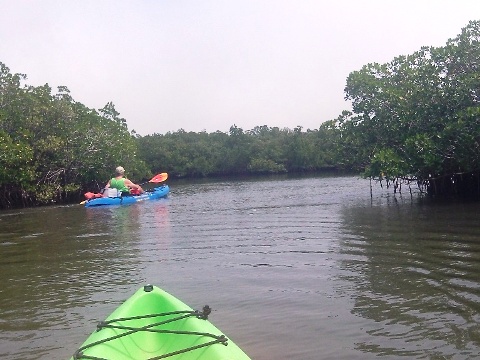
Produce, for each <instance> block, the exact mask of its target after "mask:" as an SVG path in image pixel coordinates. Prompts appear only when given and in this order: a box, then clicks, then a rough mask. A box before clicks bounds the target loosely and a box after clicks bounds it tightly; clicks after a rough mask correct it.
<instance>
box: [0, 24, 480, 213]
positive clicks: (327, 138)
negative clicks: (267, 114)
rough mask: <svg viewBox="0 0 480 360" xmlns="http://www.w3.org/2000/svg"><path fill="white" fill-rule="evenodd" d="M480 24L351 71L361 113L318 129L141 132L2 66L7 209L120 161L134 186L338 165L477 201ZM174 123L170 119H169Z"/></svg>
mask: <svg viewBox="0 0 480 360" xmlns="http://www.w3.org/2000/svg"><path fill="white" fill-rule="evenodd" d="M478 59H480V22H479V21H472V22H470V23H469V24H468V25H467V26H466V27H465V28H463V29H462V31H461V33H460V34H459V35H458V36H457V37H456V38H454V39H450V40H448V42H447V43H446V45H445V46H444V47H438V48H434V47H423V48H421V49H420V50H419V51H417V52H415V53H413V54H411V55H407V56H399V57H397V58H395V59H394V60H393V61H391V62H390V63H386V64H376V63H374V64H367V65H365V66H363V67H362V69H360V70H358V71H354V72H352V73H351V74H350V75H349V76H348V78H347V83H346V87H345V94H346V99H347V100H350V101H351V102H352V105H353V111H352V112H348V111H344V112H343V113H342V114H341V115H340V116H339V117H338V118H337V119H334V120H329V121H326V122H323V123H322V124H321V125H319V128H318V129H314V130H310V129H307V130H306V131H304V130H303V129H302V127H301V126H298V127H296V128H295V129H287V128H283V129H280V128H278V127H267V126H257V127H255V128H253V129H250V130H243V129H241V128H239V127H237V126H235V125H232V126H231V128H230V131H229V132H228V133H222V132H219V131H217V132H214V133H206V132H201V133H194V132H186V131H184V130H179V131H176V132H169V133H166V134H152V135H148V136H143V137H142V136H139V135H137V134H135V132H134V131H132V132H130V131H129V130H128V127H127V122H126V120H125V119H123V118H121V117H119V115H120V114H119V113H118V112H117V111H116V110H115V106H114V105H113V104H112V103H108V104H106V105H105V107H104V108H103V109H100V110H94V109H90V108H88V107H86V106H85V105H83V104H81V103H79V102H76V101H75V100H73V98H72V97H71V96H70V93H69V91H68V89H67V88H66V87H59V88H58V89H57V91H56V92H55V93H53V92H52V89H51V88H50V87H49V86H48V84H46V85H44V86H39V87H33V86H29V85H26V84H25V81H26V76H25V75H23V74H12V73H10V70H9V69H8V68H7V67H6V66H5V65H4V64H2V63H0V208H6V207H12V206H30V205H37V204H48V203H54V202H68V201H77V200H78V199H79V198H80V197H81V195H82V193H83V192H85V191H87V190H99V189H100V188H102V187H103V185H104V183H105V182H106V180H107V179H108V178H109V177H110V176H111V175H112V169H114V168H115V167H116V166H117V165H122V166H124V167H125V168H126V169H127V172H128V174H127V175H128V177H129V178H131V179H132V180H134V181H141V180H145V179H148V178H149V177H150V176H152V175H153V174H155V173H158V172H168V173H169V175H170V178H175V177H207V176H218V175H222V176H230V175H231V176H235V175H240V174H241V175H245V174H247V175H248V174H266V173H283V172H311V171H324V170H331V169H338V170H343V171H351V172H355V173H362V174H363V175H364V176H365V177H367V178H371V179H375V180H381V181H382V182H385V183H387V184H388V185H392V186H393V189H394V190H395V191H397V190H399V189H400V187H401V185H402V183H405V182H408V183H414V184H416V185H418V186H419V187H420V189H421V190H424V191H425V192H426V193H429V194H431V195H461V196H468V197H478V196H479V194H480V153H479V150H480V62H479V60H478ZM165 120H168V119H165Z"/></svg>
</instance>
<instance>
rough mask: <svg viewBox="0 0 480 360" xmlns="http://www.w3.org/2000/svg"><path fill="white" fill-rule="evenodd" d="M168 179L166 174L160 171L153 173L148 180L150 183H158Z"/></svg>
mask: <svg viewBox="0 0 480 360" xmlns="http://www.w3.org/2000/svg"><path fill="white" fill-rule="evenodd" d="M167 179H168V174H167V173H161V174H157V175H155V176H154V177H153V178H151V179H150V180H149V181H148V182H151V183H160V182H162V181H165V180H167Z"/></svg>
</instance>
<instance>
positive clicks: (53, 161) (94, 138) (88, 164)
mask: <svg viewBox="0 0 480 360" xmlns="http://www.w3.org/2000/svg"><path fill="white" fill-rule="evenodd" d="M25 79H26V76H25V75H22V74H11V73H10V70H9V69H8V68H7V67H6V66H5V65H4V64H2V63H0V208H5V207H9V206H19V205H22V206H26V205H33V204H46V203H50V202H61V201H68V200H70V199H72V198H75V197H76V198H78V195H79V194H80V192H82V191H83V189H85V188H87V187H90V186H96V187H97V188H98V187H99V186H98V182H99V181H101V182H104V181H105V179H108V178H109V177H110V175H111V173H112V167H113V166H114V165H112V164H119V163H121V164H125V165H124V166H126V167H127V168H128V169H129V171H130V173H131V174H134V175H135V176H137V174H138V176H145V174H146V173H147V168H146V166H145V164H144V163H143V162H142V161H141V160H138V158H137V156H136V149H137V145H136V142H135V139H134V138H133V137H132V136H131V135H130V133H129V132H128V130H127V125H126V122H125V119H122V118H119V117H118V115H119V114H118V112H117V111H116V110H115V107H114V105H113V104H112V103H109V104H107V105H106V106H105V107H104V108H103V109H101V110H99V111H96V110H92V109H89V108H87V107H86V106H85V105H83V104H81V103H79V102H76V101H74V100H73V99H72V97H71V96H70V94H69V91H68V89H67V88H66V87H59V88H58V92H57V93H56V94H53V93H52V89H51V88H50V87H49V86H48V84H46V85H44V86H38V87H34V86H28V85H25V84H23V82H24V81H25Z"/></svg>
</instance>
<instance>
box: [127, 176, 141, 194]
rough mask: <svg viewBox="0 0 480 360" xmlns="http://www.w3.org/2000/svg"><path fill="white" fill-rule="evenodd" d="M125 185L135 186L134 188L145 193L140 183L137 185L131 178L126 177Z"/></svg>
mask: <svg viewBox="0 0 480 360" xmlns="http://www.w3.org/2000/svg"><path fill="white" fill-rule="evenodd" d="M125 185H127V186H128V187H129V188H133V189H137V190H139V191H140V192H141V193H143V189H142V187H141V186H140V185H137V184H134V183H133V182H131V181H130V180H128V179H125Z"/></svg>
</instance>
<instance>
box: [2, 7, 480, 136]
mask: <svg viewBox="0 0 480 360" xmlns="http://www.w3.org/2000/svg"><path fill="white" fill-rule="evenodd" d="M0 6H1V7H0V9H1V11H0V62H3V63H4V64H5V65H6V66H7V67H9V68H10V70H11V72H13V73H24V74H26V75H27V77H28V78H27V84H29V85H43V84H45V83H48V84H49V85H50V86H51V87H52V88H54V89H56V88H57V86H61V85H64V86H67V87H68V88H69V89H70V91H71V95H72V97H73V98H74V100H76V101H78V102H81V103H83V104H84V105H85V106H87V107H89V108H95V109H99V108H102V107H103V106H104V105H105V104H106V103H107V102H109V101H112V102H113V103H114V104H115V107H116V109H117V111H119V112H120V116H121V117H123V118H125V119H126V120H127V124H128V127H129V129H130V130H132V129H134V130H136V131H137V132H138V133H139V134H141V135H147V134H153V133H160V134H164V133H166V132H168V131H177V130H179V129H181V128H182V129H184V130H185V131H194V132H200V131H207V132H214V131H217V130H219V131H222V132H228V130H229V128H230V126H231V125H233V124H236V125H237V126H238V127H241V128H242V129H244V130H250V129H253V128H254V127H255V126H261V125H268V126H270V127H273V126H278V127H280V128H284V127H288V128H290V129H293V128H295V127H296V126H302V127H303V129H304V130H306V129H318V128H319V126H320V124H321V123H322V122H324V121H326V120H331V119H334V118H336V117H337V116H338V115H339V114H340V113H341V112H342V110H349V109H350V104H349V103H347V102H345V100H344V95H345V94H344V91H343V90H344V87H345V81H346V78H347V76H348V74H349V73H350V72H352V71H355V70H359V69H360V68H361V67H362V66H363V65H365V64H367V63H371V62H378V63H386V62H389V61H391V60H393V58H394V57H396V56H398V55H407V54H410V53H413V52H414V51H416V50H418V49H420V47H421V46H443V45H445V43H446V41H447V40H448V39H449V38H454V37H456V36H457V35H458V34H459V33H460V31H461V29H462V28H463V27H465V26H466V25H467V24H468V22H469V21H470V20H480V0H395V1H393V0H392V1H389V0H361V1H360V0H331V1H322V0H316V1H314V0H312V1H308V0H241V1H240V0H135V1H133V0H129V1H127V0H0Z"/></svg>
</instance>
